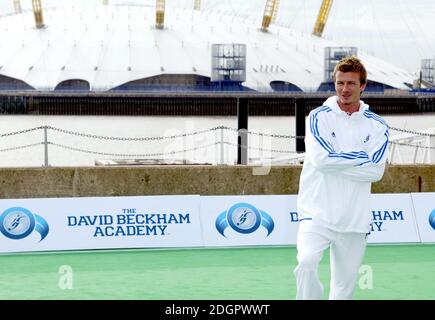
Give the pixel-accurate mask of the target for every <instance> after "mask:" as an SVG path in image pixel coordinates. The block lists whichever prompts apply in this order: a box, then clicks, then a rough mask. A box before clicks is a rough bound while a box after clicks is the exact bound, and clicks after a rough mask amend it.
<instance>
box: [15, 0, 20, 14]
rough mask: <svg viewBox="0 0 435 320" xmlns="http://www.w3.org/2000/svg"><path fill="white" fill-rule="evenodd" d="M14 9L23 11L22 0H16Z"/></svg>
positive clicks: (16, 11) (17, 11) (18, 11)
mask: <svg viewBox="0 0 435 320" xmlns="http://www.w3.org/2000/svg"><path fill="white" fill-rule="evenodd" d="M14 9H15V13H21V12H22V10H21V3H20V0H14Z"/></svg>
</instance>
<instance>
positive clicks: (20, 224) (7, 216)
mask: <svg viewBox="0 0 435 320" xmlns="http://www.w3.org/2000/svg"><path fill="white" fill-rule="evenodd" d="M34 228H35V217H34V216H33V214H32V213H31V212H30V211H29V210H27V209H25V208H20V207H14V208H9V209H7V210H6V211H5V212H3V213H2V215H1V216H0V232H1V233H3V234H4V235H5V236H6V237H8V238H10V239H23V238H25V237H27V236H28V235H29V234H31V233H32V232H33V229H34Z"/></svg>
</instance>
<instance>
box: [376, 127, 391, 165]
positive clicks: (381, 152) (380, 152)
mask: <svg viewBox="0 0 435 320" xmlns="http://www.w3.org/2000/svg"><path fill="white" fill-rule="evenodd" d="M384 135H385V137H386V141H385V143H384V144H383V145H382V146H381V148H380V149H379V150H378V151H376V152H375V153H374V154H373V159H372V161H373V162H374V163H379V161H381V159H382V157H383V155H384V153H385V150H386V149H387V145H388V131H387V132H385V134H384Z"/></svg>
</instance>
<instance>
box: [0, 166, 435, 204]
mask: <svg viewBox="0 0 435 320" xmlns="http://www.w3.org/2000/svg"><path fill="white" fill-rule="evenodd" d="M257 169H258V168H254V167H249V166H222V167H221V166H186V165H183V166H129V167H80V168H73V167H71V168H69V167H68V168H2V169H0V198H2V199H14V198H15V199H17V198H50V197H90V196H135V195H169V194H201V195H241V194H297V192H298V184H299V175H300V172H301V169H302V167H301V166H277V167H272V168H271V170H270V172H269V174H266V175H254V174H253V173H255V172H256V171H255V170H257ZM372 190H373V192H374V193H408V192H434V191H435V165H394V166H389V167H388V168H387V170H386V172H385V175H384V177H383V179H382V180H381V181H380V182H377V183H374V184H373V187H372Z"/></svg>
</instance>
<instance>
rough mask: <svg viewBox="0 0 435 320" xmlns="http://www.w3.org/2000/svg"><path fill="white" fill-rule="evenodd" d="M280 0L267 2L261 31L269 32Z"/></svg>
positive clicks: (268, 0)
mask: <svg viewBox="0 0 435 320" xmlns="http://www.w3.org/2000/svg"><path fill="white" fill-rule="evenodd" d="M277 3H278V0H267V2H266V6H265V7H264V15H263V21H262V23H261V31H264V32H267V30H268V29H269V25H270V23H271V22H272V17H273V15H274V14H276V13H275V8H277Z"/></svg>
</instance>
